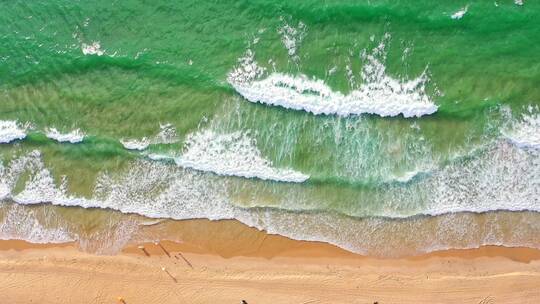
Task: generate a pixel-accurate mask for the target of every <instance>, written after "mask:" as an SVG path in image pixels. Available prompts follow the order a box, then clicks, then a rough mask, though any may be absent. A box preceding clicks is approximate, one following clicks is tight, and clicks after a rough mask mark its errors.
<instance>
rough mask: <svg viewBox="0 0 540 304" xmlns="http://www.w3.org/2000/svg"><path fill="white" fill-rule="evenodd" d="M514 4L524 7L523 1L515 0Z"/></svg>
mask: <svg viewBox="0 0 540 304" xmlns="http://www.w3.org/2000/svg"><path fill="white" fill-rule="evenodd" d="M514 3H515V4H517V5H520V6H521V5H523V4H524V3H523V0H514Z"/></svg>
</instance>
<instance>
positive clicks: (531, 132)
mask: <svg viewBox="0 0 540 304" xmlns="http://www.w3.org/2000/svg"><path fill="white" fill-rule="evenodd" d="M502 133H503V135H504V136H505V137H506V138H508V140H509V141H510V142H512V143H513V144H515V145H516V146H518V147H520V148H526V149H537V150H540V109H539V108H538V106H536V107H533V106H529V107H528V109H527V111H526V112H525V113H524V114H522V116H521V119H519V120H516V121H515V122H514V123H513V125H512V126H511V127H510V128H509V129H508V130H503V132H502Z"/></svg>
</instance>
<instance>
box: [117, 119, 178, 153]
mask: <svg viewBox="0 0 540 304" xmlns="http://www.w3.org/2000/svg"><path fill="white" fill-rule="evenodd" d="M177 141H178V135H177V133H176V129H175V128H174V126H173V125H172V124H169V123H166V124H160V125H159V133H158V134H157V135H155V136H154V137H151V138H148V137H143V138H141V139H121V140H120V143H121V144H122V145H123V146H124V148H126V149H128V150H140V151H142V150H145V149H146V148H148V146H150V145H154V144H170V143H174V142H177Z"/></svg>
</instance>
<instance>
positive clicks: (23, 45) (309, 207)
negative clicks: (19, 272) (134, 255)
mask: <svg viewBox="0 0 540 304" xmlns="http://www.w3.org/2000/svg"><path fill="white" fill-rule="evenodd" d="M538 17H540V2H534V1H519V0H515V1H514V0H498V1H492V0H490V1H427V0H416V1H409V0H403V1H389V0H388V1H385V0H380V1H373V0H372V1H367V0H355V1H346V0H343V1H337V0H336V1H309V0H305V1H277V0H254V1H206V2H205V1H203V2H201V1H175V2H172V1H142V0H139V1H134V0H126V1H115V0H112V1H101V0H97V1H72V0H70V1H65V0H64V1H61V0H51V1H31V2H28V1H3V3H1V4H0V29H1V30H0V41H1V43H0V239H23V240H27V241H30V242H36V243H48V242H53V243H54V242H56V243H61V242H72V241H74V242H77V243H78V244H79V245H80V247H81V248H82V249H84V250H87V251H94V252H103V253H115V252H117V251H118V250H120V249H121V248H122V246H124V245H125V244H126V243H128V242H130V241H133V240H134V239H138V240H140V239H144V238H145V236H144V235H143V233H142V232H141V229H142V228H141V227H145V226H148V225H159V223H160V222H167V221H169V222H170V221H177V220H186V219H210V220H222V219H235V220H237V221H239V222H241V223H244V224H246V225H248V226H251V227H256V228H258V229H260V230H264V231H267V232H268V233H273V234H279V235H283V236H286V237H289V238H293V239H298V240H309V241H323V242H328V243H331V244H334V245H337V246H339V247H341V248H344V249H347V250H350V251H352V252H357V253H360V254H369V255H374V256H403V255H416V254H421V253H426V252H431V251H435V250H443V249H453V248H476V247H479V246H483V245H501V246H509V247H515V246H517V247H531V248H540V86H539V85H538V84H539V83H540V60H539V59H538V56H539V54H540V43H538V42H540V41H537V40H539V39H540V38H538V37H540V18H538ZM537 18H538V19H537ZM201 223H204V222H201ZM149 237H150V236H148V238H149ZM160 237H162V238H165V239H171V240H178V241H181V239H179V236H177V235H174V232H170V231H169V232H168V234H167V235H161V236H160Z"/></svg>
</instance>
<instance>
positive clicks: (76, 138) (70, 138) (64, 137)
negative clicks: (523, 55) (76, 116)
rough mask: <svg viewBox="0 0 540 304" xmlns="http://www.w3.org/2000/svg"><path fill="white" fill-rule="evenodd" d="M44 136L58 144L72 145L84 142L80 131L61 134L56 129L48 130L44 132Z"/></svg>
mask: <svg viewBox="0 0 540 304" xmlns="http://www.w3.org/2000/svg"><path fill="white" fill-rule="evenodd" d="M45 135H46V136H47V137H48V138H50V139H54V140H56V141H58V142H69V143H72V144H75V143H79V142H82V141H83V140H84V136H85V135H84V133H83V132H82V131H81V130H80V129H75V130H72V131H70V132H68V133H61V132H60V131H58V130H57V129H56V128H50V129H47V130H46V131H45Z"/></svg>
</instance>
